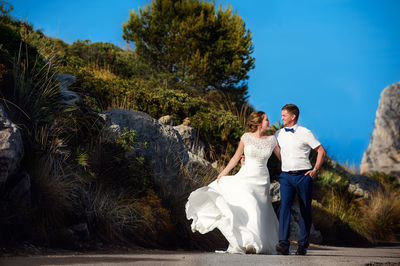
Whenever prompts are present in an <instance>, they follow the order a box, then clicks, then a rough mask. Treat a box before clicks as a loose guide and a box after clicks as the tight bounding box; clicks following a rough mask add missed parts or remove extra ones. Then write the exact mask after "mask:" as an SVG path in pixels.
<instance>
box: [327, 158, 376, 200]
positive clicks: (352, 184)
mask: <svg viewBox="0 0 400 266" xmlns="http://www.w3.org/2000/svg"><path fill="white" fill-rule="evenodd" d="M329 164H330V166H331V167H332V168H333V169H334V170H335V171H336V172H338V173H339V174H341V175H343V176H345V177H347V178H348V180H349V186H348V189H347V190H348V191H349V192H350V193H352V194H354V195H356V196H360V197H364V198H369V197H370V196H371V194H372V193H374V192H376V191H377V190H378V189H379V188H382V189H383V187H382V185H381V184H380V183H379V182H378V181H377V180H375V179H373V178H371V177H368V176H364V175H359V174H352V173H349V172H348V171H346V169H345V168H344V167H343V166H341V165H340V164H339V163H337V162H335V161H333V160H330V161H329Z"/></svg>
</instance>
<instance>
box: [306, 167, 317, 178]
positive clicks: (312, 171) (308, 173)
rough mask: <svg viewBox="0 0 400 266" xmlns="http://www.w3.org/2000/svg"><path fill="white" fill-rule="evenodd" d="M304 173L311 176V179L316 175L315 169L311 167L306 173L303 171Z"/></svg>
mask: <svg viewBox="0 0 400 266" xmlns="http://www.w3.org/2000/svg"><path fill="white" fill-rule="evenodd" d="M305 175H310V177H311V178H312V179H314V177H316V176H317V170H315V169H312V170H310V171H308V172H307V173H305Z"/></svg>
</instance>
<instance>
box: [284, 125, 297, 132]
mask: <svg viewBox="0 0 400 266" xmlns="http://www.w3.org/2000/svg"><path fill="white" fill-rule="evenodd" d="M298 127H299V125H298V124H295V125H294V126H292V127H285V128H293V130H294V131H295V132H296V130H297V128H298Z"/></svg>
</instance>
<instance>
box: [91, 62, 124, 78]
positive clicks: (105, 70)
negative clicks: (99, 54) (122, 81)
mask: <svg viewBox="0 0 400 266" xmlns="http://www.w3.org/2000/svg"><path fill="white" fill-rule="evenodd" d="M85 69H86V70H87V71H89V72H92V73H93V74H94V76H95V77H97V78H101V79H103V80H113V79H116V78H117V76H116V75H115V74H114V73H113V72H112V71H111V68H110V67H109V66H104V67H102V66H100V65H99V64H97V63H93V62H92V63H89V64H88V66H87V67H85Z"/></svg>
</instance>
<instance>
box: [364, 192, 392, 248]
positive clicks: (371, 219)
mask: <svg viewBox="0 0 400 266" xmlns="http://www.w3.org/2000/svg"><path fill="white" fill-rule="evenodd" d="M360 210H361V212H362V221H363V223H364V224H365V228H366V235H367V237H368V238H369V239H371V240H384V241H398V240H399V239H400V195H399V194H398V193H397V192H395V191H393V190H390V188H389V187H387V186H386V188H385V189H380V190H378V191H377V192H375V193H373V194H372V196H371V198H370V199H367V200H364V202H363V203H362V205H361V208H360Z"/></svg>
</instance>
